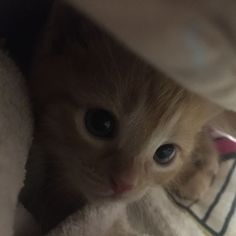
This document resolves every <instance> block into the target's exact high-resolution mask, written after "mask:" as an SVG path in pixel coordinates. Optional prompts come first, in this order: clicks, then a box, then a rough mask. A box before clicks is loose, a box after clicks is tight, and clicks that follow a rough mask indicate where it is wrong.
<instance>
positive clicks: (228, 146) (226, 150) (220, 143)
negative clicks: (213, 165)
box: [214, 137, 236, 155]
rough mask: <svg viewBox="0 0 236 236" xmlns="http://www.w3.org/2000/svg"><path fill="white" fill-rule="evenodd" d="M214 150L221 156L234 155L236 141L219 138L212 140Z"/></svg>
mask: <svg viewBox="0 0 236 236" xmlns="http://www.w3.org/2000/svg"><path fill="white" fill-rule="evenodd" d="M214 142H215V146H216V149H217V150H218V152H219V153H220V154H221V155H225V154H230V153H234V152H235V153H236V141H235V140H233V139H230V138H227V137H219V138H216V139H215V140H214Z"/></svg>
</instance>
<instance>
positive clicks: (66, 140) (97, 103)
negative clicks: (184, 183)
mask: <svg viewBox="0 0 236 236" xmlns="http://www.w3.org/2000/svg"><path fill="white" fill-rule="evenodd" d="M55 9H56V10H55V11H54V13H53V16H52V18H51V20H50V23H49V26H48V29H47V30H46V33H45V35H44V40H43V44H42V45H41V47H39V49H38V55H37V58H36V60H35V66H34V69H33V73H32V77H33V78H32V91H33V92H32V95H33V99H34V103H35V110H36V131H35V139H34V144H33V147H32V150H31V156H30V159H29V161H28V166H27V168H28V176H27V181H26V186H25V188H24V190H23V192H22V194H21V199H22V201H23V202H24V204H25V205H26V206H27V208H28V209H29V210H30V211H31V212H32V213H33V215H34V216H35V218H36V219H37V221H38V222H39V224H40V225H41V227H42V229H43V231H48V230H49V229H51V228H53V227H55V226H56V225H57V224H58V223H59V222H61V221H62V220H63V219H64V218H66V217H67V216H68V215H70V214H71V213H72V212H74V211H75V210H77V209H82V208H83V206H85V205H87V204H91V203H97V202H103V201H127V202H130V201H134V200H136V199H138V198H141V197H142V196H143V195H144V194H145V193H146V191H147V190H148V189H149V188H150V187H153V186H156V185H162V186H169V184H171V183H173V179H175V178H177V177H178V173H179V172H180V171H181V169H182V168H183V166H184V164H185V163H187V162H188V159H190V158H191V155H192V151H193V149H194V146H195V140H196V137H197V135H198V133H199V131H200V130H201V128H202V126H203V125H204V124H205V123H206V122H207V121H208V120H209V119H210V118H211V117H212V116H213V115H214V114H215V112H217V111H218V108H216V107H214V106H213V105H212V104H210V103H208V102H206V101H204V100H202V99H201V98H199V97H198V96H196V95H194V94H190V93H188V92H187V91H185V90H184V89H182V88H181V87H180V86H178V85H177V84H175V83H174V82H172V81H171V80H169V79H167V77H166V76H165V75H164V74H162V73H161V72H158V71H155V70H154V69H153V68H152V67H151V66H149V65H147V63H145V62H144V61H143V60H141V59H139V58H138V57H137V56H136V55H134V54H132V53H131V52H129V51H128V50H127V49H126V48H124V47H123V46H122V45H121V44H119V43H118V42H116V41H114V40H113V38H112V37H111V36H109V35H107V34H106V33H104V32H103V31H102V30H100V29H98V28H97V27H96V26H94V25H93V24H92V23H91V22H90V21H89V20H88V19H85V18H83V17H79V16H77V14H75V13H74V12H73V11H72V10H71V9H70V8H67V7H64V6H63V7H61V6H60V4H59V7H58V6H57V7H55ZM89 108H103V109H106V110H109V111H111V112H112V113H113V114H114V116H115V117H116V120H117V122H118V131H117V134H116V136H115V137H114V138H112V139H109V140H105V139H99V138H96V137H93V136H92V135H90V134H89V133H88V132H87V130H86V128H85V125H84V114H85V112H86V111H87V109H89ZM165 143H173V144H176V146H177V147H178V148H177V154H176V157H175V159H174V161H172V162H171V163H170V164H169V165H167V166H160V165H158V164H157V163H155V161H154V160H153V155H154V153H155V151H156V149H157V148H158V147H159V146H161V145H163V144H165ZM111 178H113V179H118V180H122V181H123V180H125V181H126V180H127V179H129V181H131V182H132V185H133V188H132V189H131V190H130V191H127V192H125V193H124V194H122V195H120V196H114V195H112V194H111V193H110V190H111V186H110V184H111V183H110V180H111Z"/></svg>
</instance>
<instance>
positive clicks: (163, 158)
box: [154, 144, 175, 164]
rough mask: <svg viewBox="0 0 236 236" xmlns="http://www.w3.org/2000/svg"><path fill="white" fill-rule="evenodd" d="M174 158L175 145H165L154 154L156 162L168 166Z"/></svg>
mask: <svg viewBox="0 0 236 236" xmlns="http://www.w3.org/2000/svg"><path fill="white" fill-rule="evenodd" d="M174 156H175V145H173V144H164V145H162V146H160V147H159V148H158V149H157V150H156V152H155V154H154V160H155V161H156V162H158V163H159V164H167V163H169V162H170V161H171V160H172V159H173V158H174Z"/></svg>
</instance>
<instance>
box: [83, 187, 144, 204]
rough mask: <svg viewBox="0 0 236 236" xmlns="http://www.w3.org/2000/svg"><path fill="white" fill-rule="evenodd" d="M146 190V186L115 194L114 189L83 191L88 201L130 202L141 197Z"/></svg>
mask: <svg viewBox="0 0 236 236" xmlns="http://www.w3.org/2000/svg"><path fill="white" fill-rule="evenodd" d="M146 192H147V188H145V189H142V190H136V189H135V190H130V191H127V192H124V193H120V194H116V193H114V191H112V190H111V191H107V192H96V193H91V192H87V193H84V195H85V196H86V198H87V200H88V201H89V202H93V203H94V202H107V201H109V202H125V203H131V202H134V201H137V200H139V199H141V198H142V197H143V196H144V194H145V193H146Z"/></svg>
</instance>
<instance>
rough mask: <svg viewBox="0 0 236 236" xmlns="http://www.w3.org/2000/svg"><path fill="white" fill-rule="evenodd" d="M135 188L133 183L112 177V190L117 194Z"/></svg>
mask: <svg viewBox="0 0 236 236" xmlns="http://www.w3.org/2000/svg"><path fill="white" fill-rule="evenodd" d="M132 188H133V185H132V184H131V183H128V182H126V181H124V180H114V179H112V190H113V191H114V193H115V194H122V193H125V192H128V191H130V190H131V189H132Z"/></svg>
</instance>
